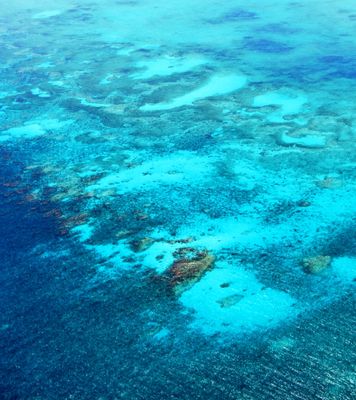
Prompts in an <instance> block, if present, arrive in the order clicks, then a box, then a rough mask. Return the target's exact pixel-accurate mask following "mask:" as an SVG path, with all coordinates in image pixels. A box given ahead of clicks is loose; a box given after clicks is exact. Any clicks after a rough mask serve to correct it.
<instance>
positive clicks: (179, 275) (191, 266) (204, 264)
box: [167, 248, 215, 295]
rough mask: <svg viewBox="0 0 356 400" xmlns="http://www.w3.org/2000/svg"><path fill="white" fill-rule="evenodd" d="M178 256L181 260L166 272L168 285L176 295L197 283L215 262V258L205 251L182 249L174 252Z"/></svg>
mask: <svg viewBox="0 0 356 400" xmlns="http://www.w3.org/2000/svg"><path fill="white" fill-rule="evenodd" d="M178 254H179V255H180V256H183V258H179V259H178V260H176V261H175V262H174V263H173V265H172V266H171V267H170V268H169V270H168V271H167V276H168V279H169V285H170V286H171V287H172V288H173V290H174V292H175V294H177V295H179V294H180V293H182V292H183V291H185V290H187V289H189V288H190V287H192V286H193V285H194V283H196V282H198V281H199V280H200V279H201V278H202V276H203V275H204V273H206V272H207V271H208V270H209V269H211V268H212V267H213V265H214V261H215V256H214V255H212V254H210V253H209V252H208V251H207V250H204V251H198V250H196V249H193V248H183V249H180V250H179V251H178V252H176V255H178Z"/></svg>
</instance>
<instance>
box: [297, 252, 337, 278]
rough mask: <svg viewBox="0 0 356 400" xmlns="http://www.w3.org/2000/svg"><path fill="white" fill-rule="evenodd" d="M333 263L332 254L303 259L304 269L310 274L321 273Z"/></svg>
mask: <svg viewBox="0 0 356 400" xmlns="http://www.w3.org/2000/svg"><path fill="white" fill-rule="evenodd" d="M330 264H331V257H330V256H315V257H307V258H304V259H303V260H302V265H303V269H304V271H305V272H306V273H308V274H319V273H321V272H323V271H324V270H325V269H326V268H328V267H329V266H330Z"/></svg>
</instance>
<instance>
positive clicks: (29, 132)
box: [0, 119, 73, 142]
mask: <svg viewBox="0 0 356 400" xmlns="http://www.w3.org/2000/svg"><path fill="white" fill-rule="evenodd" d="M72 122H73V120H66V121H60V120H58V119H36V120H32V121H28V122H25V123H24V125H23V126H18V127H14V128H10V129H7V130H5V131H2V132H0V142H5V141H7V140H15V139H35V138H37V137H40V136H43V135H45V134H46V133H47V132H48V130H57V129H61V128H63V127H65V126H67V125H69V124H71V123H72Z"/></svg>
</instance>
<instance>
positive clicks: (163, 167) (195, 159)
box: [87, 151, 212, 193]
mask: <svg viewBox="0 0 356 400" xmlns="http://www.w3.org/2000/svg"><path fill="white" fill-rule="evenodd" d="M210 163H211V161H210V159H209V158H205V157H201V156H196V155H194V153H191V152H186V151H181V152H177V153H173V154H172V155H171V156H167V157H162V158H156V159H154V160H152V161H146V162H144V163H143V164H141V165H139V166H137V167H133V168H126V169H123V170H121V171H119V172H116V173H112V174H109V175H107V176H105V177H104V178H102V179H100V180H99V181H98V182H96V183H95V184H94V185H91V186H88V187H87V190H88V191H91V190H107V189H115V190H116V191H117V192H118V193H125V192H129V191H135V190H148V189H152V188H155V187H157V186H159V185H174V184H188V183H192V182H201V181H204V180H205V179H206V178H207V177H209V176H210V174H211V169H212V166H211V164H210ZM162 190H163V188H162Z"/></svg>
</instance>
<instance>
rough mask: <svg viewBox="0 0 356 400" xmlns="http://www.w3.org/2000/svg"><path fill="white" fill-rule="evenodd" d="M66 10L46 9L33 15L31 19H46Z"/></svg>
mask: <svg viewBox="0 0 356 400" xmlns="http://www.w3.org/2000/svg"><path fill="white" fill-rule="evenodd" d="M65 11H66V10H47V11H42V12H39V13H37V14H35V15H33V17H32V18H33V19H47V18H52V17H56V16H57V15H60V14H63V13H64V12H65Z"/></svg>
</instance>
